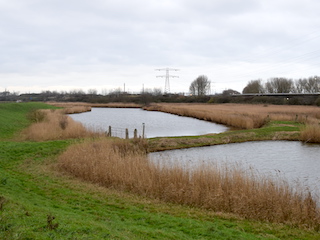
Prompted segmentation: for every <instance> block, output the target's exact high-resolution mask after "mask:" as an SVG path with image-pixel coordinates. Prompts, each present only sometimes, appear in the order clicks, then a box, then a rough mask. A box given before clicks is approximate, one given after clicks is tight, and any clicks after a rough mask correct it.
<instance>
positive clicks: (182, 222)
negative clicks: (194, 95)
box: [0, 103, 320, 239]
mask: <svg viewBox="0 0 320 240" xmlns="http://www.w3.org/2000/svg"><path fill="white" fill-rule="evenodd" d="M39 108H51V107H50V106H48V105H45V104H42V103H0V239H320V234H319V233H318V232H315V231H313V230H304V229H299V228H296V227H293V226H286V225H281V224H270V223H262V222H258V221H250V220H243V219H240V218H237V217H236V216H230V215H226V214H222V213H220V214H218V213H214V212H210V211H205V210H201V209H197V208H192V207H186V206H180V205H173V204H166V203H162V202H160V201H157V200H154V199H147V198H143V197H140V196H136V195H133V194H130V193H125V192H119V191H116V190H112V189H106V188H103V187H100V186H97V185H93V184H89V183H85V182H81V181H79V180H76V179H73V178H71V177H68V176H66V175H63V174H61V173H59V172H57V171H56V170H55V167H54V164H55V160H56V156H57V155H58V154H59V153H61V152H62V151H64V150H65V149H66V148H67V147H68V146H69V145H71V144H73V143H74V142H75V140H65V141H48V142H21V141H17V140H14V139H17V138H16V137H17V136H18V135H19V132H20V131H21V130H22V129H23V128H25V127H27V126H28V125H29V124H30V120H28V118H27V115H28V113H29V112H30V111H32V110H34V109H39ZM48 217H49V219H48ZM53 217H54V219H53ZM50 219H51V220H50ZM52 219H53V220H52Z"/></svg>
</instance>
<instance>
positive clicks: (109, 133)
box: [108, 126, 112, 137]
mask: <svg viewBox="0 0 320 240" xmlns="http://www.w3.org/2000/svg"><path fill="white" fill-rule="evenodd" d="M111 136H112V132H111V126H109V131H108V137H111Z"/></svg>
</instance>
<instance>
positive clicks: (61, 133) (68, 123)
mask: <svg viewBox="0 0 320 240" xmlns="http://www.w3.org/2000/svg"><path fill="white" fill-rule="evenodd" d="M38 111H41V112H42V115H44V118H43V119H42V121H37V122H35V123H33V124H32V125H31V126H29V127H28V128H27V129H25V130H24V131H23V132H22V138H23V139H24V140H31V141H47V140H61V139H71V138H86V137H99V136H102V132H100V131H98V130H96V131H95V130H90V129H87V128H85V127H84V126H83V125H82V124H81V123H79V122H76V121H74V120H73V119H72V118H70V117H69V116H67V115H65V114H64V113H65V110H64V109H61V110H38Z"/></svg>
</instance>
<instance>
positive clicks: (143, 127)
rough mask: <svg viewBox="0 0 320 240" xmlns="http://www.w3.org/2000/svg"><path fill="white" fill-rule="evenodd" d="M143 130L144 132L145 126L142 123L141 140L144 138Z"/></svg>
mask: <svg viewBox="0 0 320 240" xmlns="http://www.w3.org/2000/svg"><path fill="white" fill-rule="evenodd" d="M144 130H145V124H144V123H142V138H144Z"/></svg>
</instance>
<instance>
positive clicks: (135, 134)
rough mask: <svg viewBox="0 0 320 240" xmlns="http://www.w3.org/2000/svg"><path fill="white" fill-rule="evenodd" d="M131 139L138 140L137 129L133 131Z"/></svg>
mask: <svg viewBox="0 0 320 240" xmlns="http://www.w3.org/2000/svg"><path fill="white" fill-rule="evenodd" d="M133 138H138V131H137V129H135V130H134V131H133Z"/></svg>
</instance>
